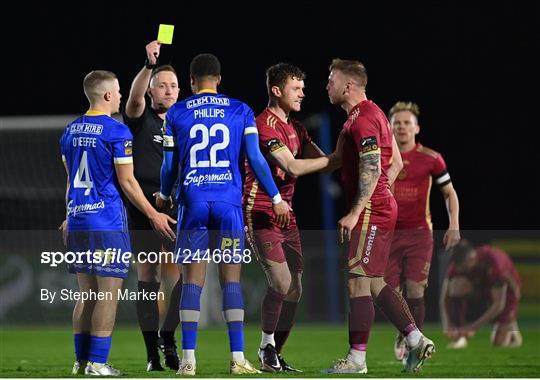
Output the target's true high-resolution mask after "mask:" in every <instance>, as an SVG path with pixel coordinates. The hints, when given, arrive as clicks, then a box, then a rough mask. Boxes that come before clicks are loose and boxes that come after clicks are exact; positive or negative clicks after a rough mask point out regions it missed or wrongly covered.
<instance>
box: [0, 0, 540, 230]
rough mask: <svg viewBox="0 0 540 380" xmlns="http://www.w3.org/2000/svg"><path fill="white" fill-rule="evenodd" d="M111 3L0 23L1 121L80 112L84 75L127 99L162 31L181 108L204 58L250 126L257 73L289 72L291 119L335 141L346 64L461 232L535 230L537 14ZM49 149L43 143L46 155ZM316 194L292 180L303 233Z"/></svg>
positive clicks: (438, 214) (258, 102) (451, 6)
mask: <svg viewBox="0 0 540 380" xmlns="http://www.w3.org/2000/svg"><path fill="white" fill-rule="evenodd" d="M112 3H113V2H109V3H100V2H97V3H95V2H94V3H81V4H80V5H79V6H80V7H81V8H79V9H75V8H71V6H70V5H65V6H63V7H56V6H54V5H51V4H48V5H47V7H43V8H36V7H34V6H30V5H25V7H26V9H17V7H19V6H18V5H17V4H15V8H12V9H13V10H12V11H6V12H3V17H2V18H3V19H4V21H5V22H3V24H2V39H3V41H4V44H3V49H4V51H3V54H2V61H3V62H2V66H3V67H4V70H2V71H3V74H4V75H3V80H2V83H3V84H2V88H3V91H2V93H3V94H2V98H3V100H2V103H1V104H2V105H1V108H2V112H1V114H2V115H42V114H75V113H82V112H84V111H85V110H86V108H87V103H86V99H85V97H84V94H83V92H82V79H83V77H84V75H85V74H86V73H87V72H88V71H90V70H92V69H107V70H111V71H114V72H115V73H116V74H117V75H118V77H119V80H120V84H121V88H122V92H123V95H124V101H125V100H127V96H128V92H129V87H130V83H131V80H132V79H133V77H134V76H135V74H136V73H137V72H138V70H140V68H141V67H142V64H143V62H144V57H145V51H144V47H145V45H146V44H147V43H148V42H150V41H151V40H153V39H155V38H156V37H157V30H158V25H159V24H160V23H169V24H174V25H175V35H174V41H173V45H172V46H163V48H162V55H161V59H160V62H161V63H172V64H173V65H174V66H175V68H176V69H177V71H178V73H179V81H180V86H181V95H180V96H181V98H183V97H186V96H188V95H190V91H189V82H188V67H189V62H190V60H191V58H192V57H193V56H194V55H195V54H197V53H200V52H212V53H214V54H216V55H217V56H218V57H219V58H220V60H221V62H222V74H223V82H222V86H221V91H222V92H224V93H227V94H228V95H230V96H233V97H237V98H240V99H242V100H244V101H245V102H246V103H248V104H249V105H250V106H251V107H252V108H253V109H254V110H255V112H256V113H259V112H260V111H261V110H262V109H263V108H264V106H265V105H266V89H265V83H264V80H265V78H264V71H265V69H266V68H267V67H268V66H269V65H271V64H274V63H277V62H279V61H288V62H291V63H294V64H296V65H298V66H300V67H301V68H303V69H304V70H305V71H306V73H307V79H306V93H307V98H306V100H305V101H304V103H303V111H302V113H301V114H300V115H297V117H298V118H299V119H302V118H304V117H306V116H308V115H309V114H311V113H315V112H321V111H326V112H329V114H330V116H331V119H332V124H333V129H334V137H335V135H337V132H338V131H339V129H340V128H341V125H342V123H343V121H344V120H345V117H346V115H345V113H344V111H343V110H341V109H338V108H336V107H335V106H332V105H330V104H329V102H328V99H327V96H326V91H325V86H326V79H327V75H328V65H329V63H330V61H331V60H332V58H334V57H340V58H350V59H358V60H361V61H362V62H363V63H364V64H365V65H366V67H367V70H368V75H369V84H368V87H367V94H368V97H369V98H370V99H372V100H374V101H375V102H376V103H377V104H378V105H379V106H380V107H381V108H382V109H383V110H385V111H387V110H388V109H389V108H390V107H391V106H392V105H393V104H394V102H396V101H398V100H412V101H415V102H417V103H418V104H419V105H420V107H421V116H420V124H421V127H423V128H422V131H421V134H420V135H419V136H418V140H419V141H421V142H422V143H423V144H424V145H427V146H428V147H431V148H432V149H435V150H437V151H440V152H442V153H443V155H444V157H445V159H446V161H447V164H448V167H449V170H450V173H451V175H452V178H453V181H454V185H455V187H456V189H457V191H458V194H459V197H460V201H461V226H462V229H538V228H539V226H540V222H539V217H538V202H537V200H536V199H537V196H538V191H539V180H538V163H539V162H540V160H539V155H538V149H537V142H536V141H537V136H538V131H537V130H538V123H537V120H536V119H537V117H536V113H537V109H538V105H537V104H538V100H539V97H538V95H537V94H538V86H537V82H538V81H537V79H538V78H536V77H537V75H536V71H537V68H538V67H539V66H538V61H537V60H536V59H535V58H534V57H535V56H536V55H537V54H538V51H539V49H538V48H539V42H538V41H539V39H538V36H539V33H538V32H539V31H538V29H539V28H538V24H539V20H540V17H539V16H540V10H539V5H538V3H537V2H532V3H529V4H527V5H523V4H519V3H516V2H505V3H494V2H491V3H489V4H474V3H472V2H471V3H470V4H467V3H461V2H442V1H433V2H430V3H429V4H427V3H426V4H422V3H417V2H401V3H400V4H393V3H390V2H385V3H383V2H369V3H368V2H366V1H356V2H350V3H340V2H336V1H333V2H327V3H324V4H319V5H313V4H312V3H311V2H288V3H286V4H285V3H283V4H280V3H277V2H267V3H264V2H259V3H252V5H251V6H247V7H246V5H243V4H240V3H234V2H227V3H209V2H190V3H187V2H174V3H172V2H171V3H169V2H152V3H150V2H143V3H136V2H133V3H130V4H126V5H124V6H122V7H120V6H113V5H112ZM216 4H217V5H216ZM54 141H55V139H50V140H49V141H47V143H48V144H51V146H50V149H51V152H55V153H56V149H57V148H58V147H57V146H54ZM51 154H52V153H51ZM0 180H1V181H9V180H10V179H9V178H2V179H0ZM61 186H63V183H62V184H61ZM314 186H315V187H317V186H318V185H317V178H316V176H310V177H306V178H305V179H302V180H300V181H299V186H298V188H297V195H296V199H295V202H296V203H295V209H296V212H297V214H299V223H300V226H301V227H303V228H307V229H317V228H320V220H321V218H319V217H318V216H319V214H318V211H317V209H318V207H313V204H315V203H316V202H318V197H317V196H316V194H315V193H314V192H313V191H310V189H313V187H314ZM340 207H341V206H340ZM432 210H433V216H434V222H435V226H436V227H439V228H442V229H444V228H446V225H447V218H446V215H445V210H444V204H443V202H442V197H441V196H440V195H439V194H437V191H435V194H434V196H433V201H432ZM62 212H63V210H60V211H59V213H60V214H61V213H62ZM341 212H342V211H341V210H339V211H338V214H339V215H341ZM60 217H61V215H60ZM59 220H60V219H59Z"/></svg>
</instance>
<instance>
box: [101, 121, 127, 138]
mask: <svg viewBox="0 0 540 380" xmlns="http://www.w3.org/2000/svg"><path fill="white" fill-rule="evenodd" d="M106 122H107V125H108V128H109V129H110V133H109V137H110V138H111V139H115V138H132V134H131V130H130V129H129V127H128V126H127V125H126V124H124V123H122V122H121V121H118V120H116V119H114V118H112V117H109V120H107V121H106Z"/></svg>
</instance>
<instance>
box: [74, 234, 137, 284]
mask: <svg viewBox="0 0 540 380" xmlns="http://www.w3.org/2000/svg"><path fill="white" fill-rule="evenodd" d="M67 250H68V252H74V253H76V254H77V256H78V258H77V260H76V261H75V262H74V263H72V264H69V273H87V274H92V275H95V276H101V277H119V278H126V277H127V276H128V269H129V263H130V262H131V261H132V259H133V258H132V256H131V244H130V240H129V233H128V232H127V231H68V236H67ZM79 252H80V253H81V254H78V253H79Z"/></svg>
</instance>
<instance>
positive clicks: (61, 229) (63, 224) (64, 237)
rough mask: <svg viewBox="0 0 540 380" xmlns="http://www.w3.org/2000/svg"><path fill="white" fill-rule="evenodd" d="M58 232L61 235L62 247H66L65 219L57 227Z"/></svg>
mask: <svg viewBox="0 0 540 380" xmlns="http://www.w3.org/2000/svg"><path fill="white" fill-rule="evenodd" d="M58 231H60V232H61V233H62V241H63V242H64V245H67V219H65V220H64V221H63V222H62V224H60V225H59V226H58Z"/></svg>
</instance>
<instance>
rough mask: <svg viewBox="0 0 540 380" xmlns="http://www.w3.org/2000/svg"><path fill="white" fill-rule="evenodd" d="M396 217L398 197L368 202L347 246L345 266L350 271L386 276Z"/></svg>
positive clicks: (366, 274) (372, 275)
mask: <svg viewBox="0 0 540 380" xmlns="http://www.w3.org/2000/svg"><path fill="white" fill-rule="evenodd" d="M396 218H397V204H396V200H395V199H394V197H388V198H384V199H381V200H377V201H373V202H372V201H371V200H370V201H369V202H368V204H367V206H366V208H365V209H364V211H362V214H360V218H359V219H358V224H357V225H356V227H354V229H353V230H352V233H351V241H350V242H349V245H348V247H347V263H346V266H345V267H346V268H347V270H348V271H349V273H352V274H358V275H362V276H368V277H382V276H384V272H385V270H386V264H387V262H388V256H389V254H390V245H391V243H392V235H393V233H394V227H395V225H396Z"/></svg>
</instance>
